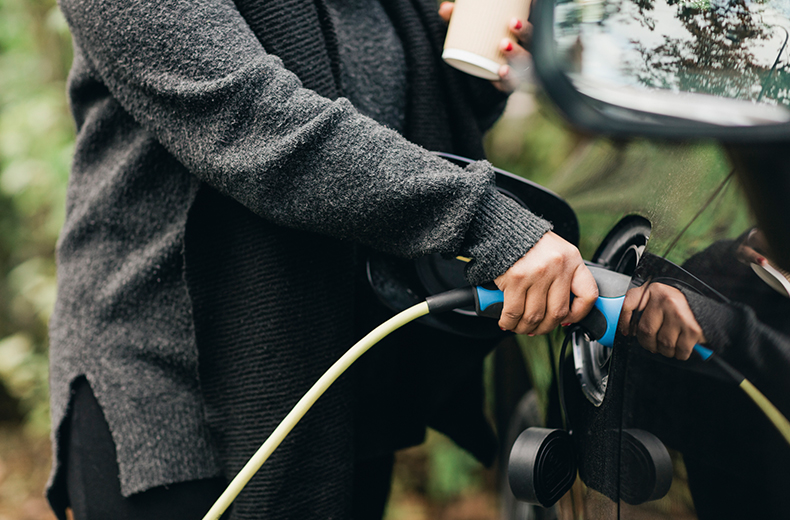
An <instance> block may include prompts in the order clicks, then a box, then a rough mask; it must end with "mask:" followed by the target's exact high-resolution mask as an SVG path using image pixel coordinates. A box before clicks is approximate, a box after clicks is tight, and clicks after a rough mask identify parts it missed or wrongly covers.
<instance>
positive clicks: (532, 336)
mask: <svg viewBox="0 0 790 520" xmlns="http://www.w3.org/2000/svg"><path fill="white" fill-rule="evenodd" d="M527 336H529V337H530V338H534V337H535V335H534V334H527Z"/></svg>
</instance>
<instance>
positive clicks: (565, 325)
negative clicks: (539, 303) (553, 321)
mask: <svg viewBox="0 0 790 520" xmlns="http://www.w3.org/2000/svg"><path fill="white" fill-rule="evenodd" d="M568 325H570V323H563V324H562V326H563V327H567V326H568Z"/></svg>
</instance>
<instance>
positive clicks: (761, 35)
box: [554, 0, 790, 126]
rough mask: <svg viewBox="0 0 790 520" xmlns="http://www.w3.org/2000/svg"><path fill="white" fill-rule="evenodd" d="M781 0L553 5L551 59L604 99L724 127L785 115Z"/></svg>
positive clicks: (787, 53)
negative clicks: (553, 53)
mask: <svg viewBox="0 0 790 520" xmlns="http://www.w3.org/2000/svg"><path fill="white" fill-rule="evenodd" d="M788 30H790V2H788V1H785V0H767V1H763V2H760V1H753V0H570V1H560V2H558V3H556V4H555V10H554V37H555V43H556V50H557V55H558V56H559V59H560V66H561V68H562V69H563V70H564V72H565V73H566V74H567V75H568V77H569V78H570V80H571V82H572V83H573V85H574V87H575V88H576V89H577V90H579V91H580V92H582V93H583V94H586V95H588V96H590V97H591V98H594V99H597V100H600V101H604V102H606V103H610V104H612V105H616V106H621V107H625V108H630V109H635V110H640V111H643V112H648V113H651V114H660V115H667V116H674V117H681V118H685V119H692V120H695V121H701V122H705V123H711V124H717V125H727V126H751V125H766V124H779V123H785V122H787V121H790V71H789V70H788V67H787V66H788V59H790V46H789V45H788V39H790V33H788Z"/></svg>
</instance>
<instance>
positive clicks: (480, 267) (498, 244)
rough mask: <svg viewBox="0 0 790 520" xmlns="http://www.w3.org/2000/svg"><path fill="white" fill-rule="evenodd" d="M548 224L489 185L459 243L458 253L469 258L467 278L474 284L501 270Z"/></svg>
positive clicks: (533, 243)
mask: <svg viewBox="0 0 790 520" xmlns="http://www.w3.org/2000/svg"><path fill="white" fill-rule="evenodd" d="M551 228H552V225H551V223H550V222H549V221H547V220H544V219H542V218H540V217H538V216H537V215H535V214H534V213H532V212H531V211H529V210H527V209H525V208H523V207H521V206H520V205H519V204H518V203H517V202H515V201H514V200H513V199H511V198H509V197H507V196H505V195H503V194H501V193H500V192H499V191H497V189H496V188H495V187H493V186H492V187H489V188H488V190H487V191H486V193H485V194H484V195H483V197H482V199H481V201H480V206H479V208H478V210H477V214H476V215H475V217H474V219H473V220H472V223H471V225H470V226H469V230H468V231H467V233H466V237H465V239H464V242H463V244H462V245H461V251H460V254H461V255H462V256H467V257H469V258H471V259H472V261H471V262H469V264H468V265H467V267H466V278H467V280H468V281H469V283H471V284H473V285H478V284H481V283H484V282H488V281H491V280H493V279H494V278H496V277H497V276H499V275H501V274H503V273H504V272H505V271H507V270H508V269H509V268H510V266H512V265H513V264H515V263H516V261H518V259H519V258H521V257H522V256H524V255H525V254H526V253H527V251H529V250H530V248H531V247H532V246H533V245H535V243H536V242H537V241H538V240H540V239H541V237H542V236H543V235H544V234H546V232H548V231H550V230H551Z"/></svg>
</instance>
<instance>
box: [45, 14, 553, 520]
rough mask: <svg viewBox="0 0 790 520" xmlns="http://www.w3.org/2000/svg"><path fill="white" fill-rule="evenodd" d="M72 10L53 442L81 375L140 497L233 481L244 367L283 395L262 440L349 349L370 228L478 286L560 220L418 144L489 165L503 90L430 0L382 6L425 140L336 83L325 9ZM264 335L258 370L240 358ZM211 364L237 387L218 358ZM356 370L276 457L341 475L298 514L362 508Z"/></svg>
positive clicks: (376, 240) (480, 172)
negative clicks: (460, 48) (446, 54)
mask: <svg viewBox="0 0 790 520" xmlns="http://www.w3.org/2000/svg"><path fill="white" fill-rule="evenodd" d="M61 8H62V10H63V12H64V14H65V15H66V18H67V20H68V22H69V25H70V27H71V30H72V33H73V36H74V47H75V58H74V64H73V67H72V72H71V76H70V81H69V94H70V99H71V103H72V110H73V114H74V118H75V121H76V123H77V130H78V138H77V146H76V150H75V158H74V164H73V171H72V176H71V179H70V184H69V191H68V201H67V217H66V223H65V225H64V229H63V231H62V234H61V238H60V242H59V249H58V258H59V265H58V280H59V282H58V283H59V286H58V291H59V292H58V300H57V303H56V308H55V312H54V314H53V318H52V321H51V334H50V335H51V366H52V369H51V391H52V413H53V432H54V444H55V448H56V450H57V447H58V432H59V426H60V425H61V423H62V420H63V418H64V416H65V415H66V413H67V409H68V403H69V395H70V384H71V383H72V381H74V380H75V378H77V377H78V376H80V375H84V376H85V377H86V378H87V380H88V381H89V382H90V384H91V388H92V389H93V391H94V393H95V395H96V398H97V400H98V402H99V403H100V404H101V406H102V409H103V411H104V413H105V416H106V419H107V422H108V424H109V425H110V428H111V431H112V435H113V439H114V441H115V444H116V448H117V453H118V463H119V470H120V482H121V490H122V492H123V493H124V494H125V495H130V494H132V493H135V492H138V491H143V490H146V489H149V488H151V487H154V486H160V485H166V484H169V483H173V482H182V481H186V480H192V479H199V478H207V477H214V476H217V475H223V474H226V475H227V474H230V473H232V471H233V469H234V468H235V467H237V465H238V464H239V462H240V461H241V460H242V459H244V458H245V456H247V455H249V453H247V445H246V444H245V446H244V447H239V446H235V445H234V444H233V443H234V442H235V441H234V440H233V439H223V438H218V434H220V435H221V432H218V431H217V430H216V428H213V427H212V426H211V425H216V424H218V423H220V422H222V421H223V420H224V416H223V414H230V418H231V419H232V418H233V416H232V414H233V413H235V410H236V409H235V408H233V406H236V405H235V404H234V405H233V406H231V407H225V406H224V405H223V402H224V399H223V397H226V398H229V399H235V400H236V403H237V404H238V406H241V407H242V408H243V407H244V406H245V404H244V401H245V399H247V396H245V395H240V394H239V393H238V392H236V393H233V390H232V389H226V388H225V387H224V386H223V385H225V384H227V383H228V382H229V381H227V379H228V378H229V377H230V378H236V379H235V380H234V381H231V382H244V381H249V383H248V384H247V386H248V387H254V386H255V385H258V388H259V389H261V390H260V393H265V395H266V396H268V398H269V400H268V401H267V403H265V404H266V406H267V410H266V411H267V414H266V416H265V417H262V418H260V421H261V422H260V423H250V424H249V425H242V426H243V427H249V428H250V436H249V439H252V440H249V442H250V443H252V442H255V441H258V440H262V438H263V437H264V436H265V433H266V428H267V425H271V424H273V423H275V422H276V421H277V420H278V419H279V418H280V417H282V415H284V414H283V413H282V412H283V410H287V409H288V408H289V407H290V406H291V405H292V404H293V403H294V402H295V401H296V399H298V396H299V395H300V392H303V391H304V390H306V388H307V386H309V384H311V383H312V382H313V381H314V380H315V379H316V378H317V375H319V374H320V373H321V372H322V371H323V370H325V369H326V368H327V367H328V366H329V364H331V361H334V359H336V358H337V357H338V356H339V354H340V353H341V352H342V351H343V350H344V349H345V348H346V347H348V346H349V345H350V342H351V341H352V340H353V337H354V331H353V321H354V294H355V288H354V276H353V269H354V259H355V253H354V246H353V245H352V243H357V244H364V245H366V246H368V247H372V248H375V249H378V250H380V251H385V252H390V253H393V254H397V255H401V256H407V257H416V256H420V255H424V254H428V253H434V252H439V253H446V254H467V255H471V256H472V257H473V259H474V260H473V262H472V263H471V264H470V270H469V277H470V280H471V281H482V280H485V279H490V278H492V277H494V276H497V275H499V274H501V273H502V272H503V271H504V270H505V269H507V267H509V265H512V263H513V262H515V261H516V260H517V259H518V258H520V257H521V256H522V255H523V254H524V253H525V252H526V251H527V250H528V249H529V247H531V245H532V244H533V243H534V242H535V241H536V240H538V239H539V238H540V237H541V236H542V235H543V233H545V231H546V230H547V229H549V227H550V226H549V224H548V223H546V222H545V221H543V220H541V219H538V218H536V217H535V216H534V215H532V214H531V213H529V212H528V211H526V210H523V209H521V208H519V207H516V205H515V204H510V203H509V202H508V201H507V200H506V199H504V198H503V197H502V196H501V195H499V194H498V193H497V192H496V191H495V190H494V188H493V185H492V183H493V172H492V171H491V167H490V165H488V164H487V163H485V162H479V163H475V164H474V165H472V166H470V167H469V168H467V169H465V170H464V169H460V168H457V167H454V166H452V165H450V164H448V163H447V162H445V161H443V160H440V159H437V158H436V157H434V156H432V155H431V154H429V153H427V152H426V150H425V148H423V147H428V148H433V149H442V150H444V151H450V152H454V153H459V154H466V155H470V156H474V157H479V156H480V154H481V150H482V149H481V145H480V136H481V134H482V131H483V130H484V128H485V125H486V124H488V123H490V122H491V121H492V120H493V117H494V114H496V112H497V110H496V108H497V106H499V104H500V102H501V100H502V98H501V96H499V95H498V94H496V93H494V92H493V89H492V88H491V87H490V86H487V85H484V84H482V83H481V82H478V81H473V80H471V78H470V79H469V80H467V79H466V78H463V77H462V76H461V75H460V73H456V72H454V71H451V70H449V68H448V67H445V66H443V65H442V64H441V62H440V60H439V59H438V52H437V47H436V45H437V44H436V41H437V34H438V30H439V28H440V27H441V22H440V20H439V19H438V16H436V13H435V5H432V2H428V1H425V2H415V3H414V4H412V3H411V2H410V1H409V0H393V1H388V2H386V5H385V8H386V9H387V13H388V14H389V16H390V17H391V18H392V20H393V23H394V25H395V27H396V30H397V33H398V35H399V37H400V38H401V40H402V42H403V49H404V52H405V56H406V60H407V71H408V73H407V77H408V82H409V86H410V91H409V98H408V103H407V106H406V120H405V122H404V133H405V134H406V136H407V137H409V138H410V139H412V141H415V142H417V143H418V144H421V145H422V146H423V147H419V146H416V145H414V144H412V143H411V142H409V141H407V140H406V139H404V137H403V136H401V135H400V134H398V133H396V132H395V131H393V130H390V129H387V128H385V127H383V126H381V125H379V124H378V123H376V122H375V121H373V120H372V119H370V118H368V117H365V116H363V115H361V114H360V113H359V112H358V111H357V110H356V109H355V108H354V107H353V106H352V105H351V103H349V102H348V101H347V100H346V99H344V98H339V97H338V95H339V93H340V91H339V82H338V78H339V77H341V72H340V70H341V64H340V62H339V58H338V56H339V53H338V51H337V41H336V40H337V36H336V34H335V32H334V30H333V29H332V27H331V24H330V23H329V21H330V20H329V18H331V17H330V16H329V15H328V14H327V8H326V6H324V5H323V4H321V3H319V4H314V3H313V2H312V1H310V0H280V1H270V2H262V3H260V2H242V1H239V2H238V7H237V5H235V4H234V3H233V2H231V1H230V0H198V1H192V2H184V1H180V0H168V1H165V2H158V3H157V4H156V5H154V4H152V3H150V2H144V1H138V2H132V3H120V2H114V1H111V0H82V1H77V0H63V1H62V2H61ZM240 10H241V12H242V13H243V14H244V16H242V14H240V12H239V11H240ZM262 43H263V45H262ZM423 44H427V45H423ZM264 48H265V49H266V50H264ZM267 51H268V52H267ZM485 88H487V89H489V90H488V91H486V90H484V89H485ZM198 350H199V351H200V356H201V365H200V367H199V366H198ZM250 350H255V351H258V352H259V353H260V354H261V355H262V356H263V357H261V358H259V362H260V364H255V363H249V364H247V365H246V366H245V364H244V362H245V361H246V360H247V359H248V358H246V357H245V355H244V353H245V352H248V351H250ZM212 356H215V358H214V359H216V360H217V363H219V364H220V365H219V366H218V367H217V368H216V371H215V372H214V374H215V375H216V374H224V375H223V378H224V379H223V378H214V379H212V378H211V374H208V373H206V372H205V370H204V368H205V366H209V367H211V366H212ZM266 356H269V357H268V358H267V357H266ZM204 361H205V366H204ZM222 363H226V365H222ZM223 366H224V367H226V368H228V369H229V370H236V369H237V367H239V366H242V367H243V368H245V369H247V371H246V372H244V373H237V372H234V373H232V374H228V373H224V372H223ZM199 371H200V375H206V376H207V377H206V379H205V380H204V381H202V383H203V386H202V387H201V383H200V378H199ZM275 376H279V379H275V378H274V377H275ZM245 378H246V379H245ZM283 382H285V383H283ZM348 384H349V383H348V382H342V381H341V382H340V383H339V385H338V386H337V388H333V389H332V390H331V391H330V394H329V395H327V396H325V397H324V398H322V400H321V401H320V402H319V403H318V404H317V405H316V406H317V407H316V410H314V412H315V413H314V414H313V415H312V416H308V417H307V418H305V421H307V422H306V423H305V424H304V426H303V427H302V430H301V432H302V433H300V430H299V429H297V430H295V431H294V434H293V437H292V438H291V440H289V441H287V442H286V445H284V446H283V447H282V448H281V450H278V452H279V453H280V454H279V455H277V456H276V457H275V459H273V461H272V465H271V471H272V473H270V474H269V476H268V477H267V476H266V475H264V476H263V477H262V478H263V479H264V481H265V482H266V485H267V487H268V489H276V488H277V485H278V483H280V484H282V483H283V482H285V481H281V480H279V478H280V477H279V476H277V475H278V472H279V474H280V475H283V474H285V472H287V470H288V468H292V467H293V464H294V462H293V461H297V460H309V461H311V462H310V464H311V465H312V466H311V467H306V468H304V470H305V471H308V472H309V471H312V469H314V471H313V473H312V474H313V476H314V479H316V481H320V482H323V483H324V484H325V485H324V486H323V491H322V494H320V496H317V495H316V494H314V493H313V494H311V493H309V492H308V491H305V493H306V495H305V496H304V497H302V498H304V500H303V501H302V500H294V502H296V503H297V504H296V507H302V510H300V512H299V513H300V515H301V514H321V515H322V516H325V515H324V513H323V512H322V511H335V512H336V513H337V514H338V515H343V514H345V512H347V511H348V501H347V500H345V501H344V500H342V499H341V498H340V497H342V496H343V495H344V493H346V494H347V492H348V491H347V490H348V486H347V483H348V481H349V479H350V477H351V471H352V468H351V465H352V459H353V449H354V447H353V432H351V431H350V430H351V425H352V424H353V420H352V410H351V403H349V401H348V399H347V397H348V395H349V387H348ZM229 393H230V394H232V395H228V394H229ZM250 398H252V397H250ZM311 417H312V418H311ZM327 418H331V420H327ZM252 430H254V431H252ZM242 433H243V432H242ZM237 434H239V432H236V433H234V435H237ZM253 434H254V435H257V438H254V439H253ZM324 441H325V445H322V442H324ZM245 442H247V440H246V439H245ZM326 453H332V454H333V457H332V458H331V459H330V458H327V457H321V454H326ZM277 457H282V459H283V462H281V463H278V462H277ZM55 460H56V464H55V467H54V468H53V476H57V475H58V466H57V462H58V458H57V455H56V459H55ZM311 468H312V469H311ZM333 472H334V473H335V474H337V476H336V477H331V475H332V474H333ZM296 477H297V478H298V476H296ZM53 478H54V477H53ZM292 478H293V477H292ZM55 484H57V482H56V483H55ZM56 487H57V485H55V486H54V487H53V488H52V489H55V488H56ZM311 489H314V488H311ZM308 495H309V496H308ZM50 500H51V501H52V502H53V505H54V506H55V507H56V509H60V510H62V506H63V504H62V503H59V502H58V499H57V497H55V496H54V495H50ZM234 514H235V513H234ZM240 514H241V513H240ZM251 514H252V513H251ZM330 516H331V515H330ZM300 517H301V516H300Z"/></svg>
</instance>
